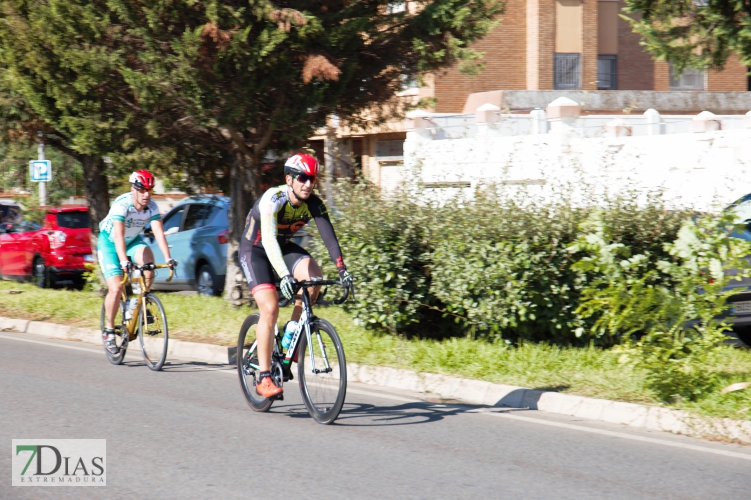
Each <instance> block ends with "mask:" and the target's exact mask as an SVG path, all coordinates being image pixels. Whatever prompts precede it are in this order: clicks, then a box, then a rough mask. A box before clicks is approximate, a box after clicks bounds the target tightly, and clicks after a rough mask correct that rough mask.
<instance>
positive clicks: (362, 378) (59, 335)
mask: <svg viewBox="0 0 751 500" xmlns="http://www.w3.org/2000/svg"><path fill="white" fill-rule="evenodd" d="M2 331H12V332H18V333H27V334H31V335H39V336H42V337H47V338H52V339H63V340H80V341H82V342H87V343H90V344H96V345H101V344H102V340H101V334H100V332H99V331H97V330H91V329H88V328H75V327H71V326H66V325H60V324H57V323H47V322H41V321H29V320H23V319H14V318H4V317H0V332H2ZM236 350H237V349H236V348H234V347H222V346H218V345H212V344H202V343H198V342H186V341H183V340H173V339H170V341H169V350H168V353H167V356H168V358H187V359H192V360H197V361H202V362H205V363H214V364H234V363H235V353H236ZM347 377H348V379H349V380H350V381H352V382H362V383H366V384H372V385H378V386H381V387H390V388H394V389H404V390H409V391H414V392H421V393H424V394H426V395H430V396H431V397H437V398H440V399H444V400H455V401H461V402H465V403H469V404H476V405H485V406H498V407H510V408H528V409H530V410H539V411H544V412H548V413H558V414H562V415H571V416H574V417H579V418H585V419H589V420H600V421H603V422H610V423H614V424H621V425H625V426H629V427H637V428H643V429H649V430H655V431H664V432H672V433H675V434H684V435H688V436H693V437H701V438H707V439H713V440H720V441H735V442H739V443H744V444H751V422H748V421H738V420H732V419H727V418H725V419H721V418H709V417H702V416H700V415H695V414H690V413H687V412H685V411H680V410H671V409H668V408H660V407H656V406H644V405H638V404H633V403H622V402H618V401H608V400H605V399H594V398H586V397H582V396H575V395H570V394H561V393H557V392H548V391H539V390H534V389H526V388H524V387H515V386H511V385H503V384H493V383H490V382H484V381H480V380H471V379H463V378H457V377H449V376H446V375H437V374H433V373H418V372H413V371H409V370H399V369H396V368H388V367H383V366H365V365H358V364H355V363H347Z"/></svg>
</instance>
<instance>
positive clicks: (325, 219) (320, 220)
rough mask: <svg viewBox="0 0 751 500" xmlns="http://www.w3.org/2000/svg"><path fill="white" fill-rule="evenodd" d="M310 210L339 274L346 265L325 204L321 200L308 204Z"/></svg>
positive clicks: (344, 269) (345, 268)
mask: <svg viewBox="0 0 751 500" xmlns="http://www.w3.org/2000/svg"><path fill="white" fill-rule="evenodd" d="M309 206H310V205H309ZM310 212H311V215H313V220H315V222H316V227H317V228H318V233H319V234H320V235H321V238H322V239H323V243H324V244H325V245H326V249H327V250H328V251H329V255H330V256H331V260H333V261H334V264H336V269H337V271H339V273H340V274H341V273H343V272H344V271H346V270H347V266H345V265H344V258H343V257H342V249H341V247H340V246H339V240H338V239H337V238H336V232H334V226H333V224H331V219H329V214H328V211H327V210H326V205H324V204H323V202H320V204H318V205H315V204H313V205H312V206H310Z"/></svg>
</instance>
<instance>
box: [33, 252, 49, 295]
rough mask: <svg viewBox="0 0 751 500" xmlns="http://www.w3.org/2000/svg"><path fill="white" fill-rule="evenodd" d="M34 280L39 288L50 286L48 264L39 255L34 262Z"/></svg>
mask: <svg viewBox="0 0 751 500" xmlns="http://www.w3.org/2000/svg"><path fill="white" fill-rule="evenodd" d="M31 273H32V281H33V282H34V284H35V285H36V286H38V287H39V288H49V287H50V273H49V271H48V270H47V266H45V265H44V259H42V258H41V257H37V258H36V259H34V264H33V267H32V269H31Z"/></svg>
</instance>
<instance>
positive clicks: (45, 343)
mask: <svg viewBox="0 0 751 500" xmlns="http://www.w3.org/2000/svg"><path fill="white" fill-rule="evenodd" d="M0 339H7V340H17V341H19V342H29V343H30V344H42V345H46V346H50V347H61V348H63V349H73V350H74V351H84V352H90V353H94V354H102V351H101V350H99V349H91V348H86V347H76V346H73V345H64V344H58V343H56V342H42V341H41V340H31V339H22V338H18V337H8V336H7V335H0Z"/></svg>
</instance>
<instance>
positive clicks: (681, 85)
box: [670, 64, 705, 90]
mask: <svg viewBox="0 0 751 500" xmlns="http://www.w3.org/2000/svg"><path fill="white" fill-rule="evenodd" d="M704 76H705V75H704V72H703V71H701V70H699V69H693V68H686V69H685V70H683V73H682V74H681V75H680V76H678V73H677V71H675V69H674V68H673V65H672V64H671V65H670V90H704Z"/></svg>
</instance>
